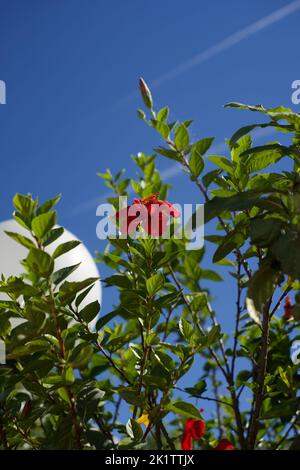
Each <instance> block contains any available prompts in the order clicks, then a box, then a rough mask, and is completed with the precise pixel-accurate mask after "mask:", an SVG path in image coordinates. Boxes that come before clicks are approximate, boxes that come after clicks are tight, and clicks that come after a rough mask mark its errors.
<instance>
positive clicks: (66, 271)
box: [52, 263, 81, 285]
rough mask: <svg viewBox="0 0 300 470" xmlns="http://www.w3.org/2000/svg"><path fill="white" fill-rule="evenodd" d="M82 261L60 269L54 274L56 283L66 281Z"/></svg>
mask: <svg viewBox="0 0 300 470" xmlns="http://www.w3.org/2000/svg"><path fill="white" fill-rule="evenodd" d="M80 264H81V263H78V264H74V265H73V266H67V267H65V268H61V269H58V271H55V272H54V273H53V274H52V280H53V282H54V284H56V285H57V284H60V283H61V282H62V281H64V280H65V279H66V278H67V277H68V276H69V275H70V274H71V273H72V272H73V271H75V270H76V269H77V268H78V267H79V266H80Z"/></svg>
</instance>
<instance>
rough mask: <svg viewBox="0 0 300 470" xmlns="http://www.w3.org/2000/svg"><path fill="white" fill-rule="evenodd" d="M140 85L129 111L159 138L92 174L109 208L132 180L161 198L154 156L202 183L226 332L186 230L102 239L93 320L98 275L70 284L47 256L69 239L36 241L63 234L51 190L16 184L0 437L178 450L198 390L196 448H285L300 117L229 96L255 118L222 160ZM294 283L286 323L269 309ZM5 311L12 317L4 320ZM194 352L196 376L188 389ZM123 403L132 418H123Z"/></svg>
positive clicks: (12, 445)
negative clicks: (257, 132)
mask: <svg viewBox="0 0 300 470" xmlns="http://www.w3.org/2000/svg"><path fill="white" fill-rule="evenodd" d="M140 89H141V93H142V97H143V100H144V103H145V105H146V113H145V112H144V111H142V110H139V111H138V116H139V117H140V118H141V119H142V120H143V121H145V123H147V124H148V125H149V126H150V127H151V128H153V129H154V130H155V131H156V132H157V133H158V134H159V136H160V137H161V138H162V144H161V145H160V146H158V147H157V148H155V154H153V155H150V156H147V155H144V154H142V153H141V154H138V155H137V156H134V157H133V160H134V162H135V164H136V165H137V167H138V176H137V178H136V179H129V178H124V177H123V172H119V173H118V174H117V175H116V176H113V175H112V174H111V172H110V171H109V170H107V172H106V173H102V174H100V176H101V177H102V178H103V180H104V181H105V183H106V185H107V186H108V187H109V188H110V189H111V190H112V191H114V193H115V194H114V195H112V196H111V197H110V198H109V199H108V200H109V202H110V203H112V204H113V205H114V206H115V207H116V209H117V208H118V196H120V195H127V194H128V192H129V185H130V184H131V187H132V190H133V191H134V193H135V194H136V195H137V197H138V198H139V199H143V198H147V197H149V196H151V195H152V194H156V193H158V194H159V195H160V198H161V199H165V198H166V197H167V192H168V189H169V187H168V185H166V184H165V183H164V182H163V181H162V180H161V176H160V173H159V171H158V170H157V168H156V160H157V158H162V157H166V158H168V159H171V160H173V161H175V162H177V164H178V165H181V166H182V168H183V170H184V171H185V172H186V174H187V177H189V178H190V181H191V184H194V185H196V187H197V188H198V190H199V201H197V202H201V201H203V200H204V202H205V221H206V223H208V222H210V224H209V225H208V227H210V228H213V232H214V233H213V234H211V235H208V236H206V240H207V242H211V243H214V244H215V245H216V250H215V253H214V255H213V262H214V263H215V264H216V270H217V271H218V267H219V266H222V267H223V270H224V267H225V268H227V269H228V273H229V274H230V275H231V276H232V277H233V278H234V281H235V283H236V299H234V302H233V301H232V302H229V301H228V305H226V302H224V312H222V316H223V317H224V316H225V315H226V318H227V317H228V318H229V317H230V318H233V319H234V322H235V328H234V331H233V332H232V333H231V334H229V332H226V333H225V332H223V331H222V329H221V327H220V325H219V321H218V315H217V312H215V310H214V309H213V307H212V305H211V295H210V292H209V291H208V289H207V288H205V287H203V285H205V282H206V281H207V280H209V281H222V278H221V276H220V274H219V273H218V272H215V271H212V270H208V269H205V268H204V254H205V253H204V249H201V250H187V249H186V244H185V240H179V239H176V238H174V237H171V238H170V239H164V238H162V237H157V238H151V237H143V238H138V239H133V238H127V239H120V238H117V239H109V240H108V246H107V249H106V250H105V251H104V252H103V253H98V261H99V262H101V263H104V264H105V265H106V266H107V267H108V268H109V269H111V271H112V274H111V275H110V276H109V277H107V278H105V279H103V284H104V285H106V286H108V287H111V286H113V288H114V289H115V291H116V292H117V293H118V296H116V299H117V300H116V305H115V306H114V309H113V311H112V312H108V313H107V312H104V313H102V312H101V315H100V316H99V318H98V321H97V326H96V329H94V330H93V329H92V328H91V323H90V322H92V321H93V320H94V319H95V318H96V317H97V315H98V312H99V308H100V306H99V305H98V304H97V303H95V302H94V303H91V304H89V305H86V306H84V307H82V302H83V301H84V299H85V297H86V295H87V294H88V292H89V290H90V288H91V286H92V285H93V283H94V282H95V279H86V280H82V281H81V282H68V280H67V279H68V275H69V274H70V272H71V271H73V270H74V269H75V268H76V266H75V267H74V266H70V267H68V266H66V267H65V268H64V269H63V270H60V271H55V268H54V260H55V258H56V257H58V256H60V255H61V254H63V253H64V252H66V251H67V250H70V249H72V248H74V247H75V246H76V242H74V243H71V242H70V243H68V244H61V245H60V246H59V247H58V248H57V249H56V250H55V252H54V253H53V254H52V255H50V254H49V253H48V251H47V249H48V246H49V245H51V243H52V242H53V241H54V240H56V239H59V237H60V236H61V234H62V229H61V228H57V226H56V225H55V224H56V212H55V211H54V209H53V208H54V206H55V204H56V203H57V202H58V198H55V199H53V200H51V201H47V202H46V203H44V204H42V205H39V204H38V201H37V200H34V199H32V197H31V196H30V195H27V196H24V195H21V194H17V195H16V196H15V198H14V206H15V213H14V217H15V219H16V220H17V221H18V223H19V224H20V225H21V226H22V227H25V228H26V229H27V230H28V237H24V236H22V235H20V234H17V233H8V235H9V236H10V237H12V238H13V239H14V240H15V241H16V242H18V243H21V244H22V245H23V246H25V247H26V248H27V249H28V256H27V257H26V259H25V260H23V262H22V264H23V267H24V275H23V276H21V277H10V278H8V279H5V278H4V277H2V280H1V282H0V291H1V292H3V293H6V294H7V295H8V299H9V300H5V301H4V300H3V301H1V302H0V335H1V339H2V340H3V341H5V344H6V349H7V363H6V365H2V366H1V368H0V446H1V447H2V448H4V449H27V448H33V449H74V448H77V449H81V448H84V449H90V448H92V449H100V448H110V449H116V448H118V449H138V448H158V449H180V448H181V440H182V437H183V433H184V429H185V423H186V422H187V420H188V419H190V420H191V419H192V420H196V421H199V420H202V419H203V418H202V411H199V406H200V405H199V403H201V407H203V408H205V404H204V403H205V402H206V400H208V401H210V402H211V403H210V409H211V410H212V412H211V413H210V416H208V417H207V418H206V420H205V421H206V426H205V434H204V436H203V437H202V434H203V433H202V431H201V439H199V440H194V443H193V445H194V447H195V448H199V449H209V448H212V447H215V446H216V445H217V443H218V441H219V440H220V439H222V441H220V442H222V443H224V442H225V443H227V444H226V446H227V447H228V448H232V445H234V447H235V448H241V449H247V448H248V449H259V448H266V449H273V448H274V449H276V448H284V449H285V448H289V447H290V446H291V445H292V446H293V448H297V445H298V442H299V437H298V438H297V434H298V432H299V426H300V422H299V418H298V409H299V397H298V395H299V394H298V390H299V383H300V382H299V374H298V366H297V364H294V363H293V362H292V361H291V353H290V350H291V345H292V342H293V341H294V340H295V339H297V335H298V329H299V318H300V316H299V315H300V313H299V312H300V310H299V307H300V305H299V303H300V301H299V298H300V295H299V288H300V286H299V278H300V245H299V237H300V225H299V222H300V175H299V168H300V116H299V115H298V114H295V113H293V112H292V111H291V110H290V109H286V108H283V107H278V108H272V109H266V108H264V107H263V106H261V105H258V106H246V105H243V104H239V103H231V104H229V105H227V106H230V107H233V108H239V109H246V110H249V111H252V112H254V113H260V114H262V115H263V116H264V117H265V118H266V119H267V121H266V122H263V123H258V124H253V125H252V124H251V125H248V126H244V127H242V128H241V129H239V130H238V131H237V132H235V133H234V135H233V136H232V137H231V139H230V140H228V141H227V144H228V148H229V153H230V157H229V158H228V157H226V156H219V155H210V156H207V154H208V151H209V149H210V148H211V145H212V143H213V139H212V138H210V137H209V138H202V139H200V140H197V141H195V142H193V141H192V139H191V134H190V132H189V129H190V125H191V121H185V122H177V121H176V122H170V121H169V109H168V108H167V107H165V108H162V109H160V110H159V111H156V110H155V109H154V107H153V106H154V105H153V99H152V96H151V92H150V90H149V88H148V87H147V85H146V84H145V82H144V81H141V82H140ZM265 127H272V128H274V130H275V131H278V132H283V133H284V134H285V135H284V137H285V139H284V140H285V141H287V140H288V138H289V137H291V139H290V142H289V143H288V144H286V145H283V144H281V143H279V142H271V143H266V144H264V145H260V146H252V139H251V136H250V133H251V132H252V131H253V130H254V129H256V128H265ZM286 162H290V165H288V164H286ZM207 167H208V168H209V169H208V170H205V169H206V168H207ZM269 167H271V169H272V171H270V169H269ZM282 167H284V168H286V169H285V170H284V171H282V170H281V168H282ZM288 167H290V170H288V169H287V168H288ZM130 191H131V189H130ZM224 282H226V281H224ZM292 292H294V294H295V304H294V305H293V307H292V314H291V315H290V318H289V319H287V318H285V317H284V316H283V315H282V308H281V307H282V302H283V301H284V299H286V297H287V295H288V294H289V293H290V294H291V293H292ZM216 294H217V290H216ZM298 302H299V303H298ZM234 305H235V307H234ZM15 318H18V319H20V320H21V322H20V323H19V325H18V326H15V327H12V319H15ZM195 363H196V364H197V372H196V373H197V377H196V379H195V380H194V384H193V386H189V387H186V386H185V385H184V383H185V379H184V377H185V376H186V374H188V373H189V371H191V370H193V371H194V373H195V368H194V369H191V368H192V367H193V364H195ZM181 384H183V386H182V385H181ZM183 387H184V388H183ZM212 404H213V407H214V408H213V409H212V406H211V405H212ZM120 408H121V409H122V410H123V411H124V412H123V413H121V415H122V414H125V413H127V414H129V415H130V419H129V420H128V422H127V424H126V423H124V422H123V421H122V419H121V418H120V416H121V415H120V413H119V410H120ZM190 422H191V421H189V423H190ZM193 422H194V421H193ZM201 429H203V428H201ZM185 432H186V431H185ZM203 432H204V431H203ZM295 435H296V437H295ZM217 448H221V447H220V446H219V447H218V446H217Z"/></svg>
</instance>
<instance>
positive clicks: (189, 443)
mask: <svg viewBox="0 0 300 470" xmlns="http://www.w3.org/2000/svg"><path fill="white" fill-rule="evenodd" d="M181 448H182V449H183V450H192V449H193V440H192V436H191V433H190V432H189V431H184V433H183V438H182V441H181Z"/></svg>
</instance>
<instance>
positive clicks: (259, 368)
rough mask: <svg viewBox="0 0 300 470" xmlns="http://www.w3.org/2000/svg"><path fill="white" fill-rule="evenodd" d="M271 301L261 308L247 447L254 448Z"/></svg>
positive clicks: (264, 373)
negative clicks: (255, 386)
mask: <svg viewBox="0 0 300 470" xmlns="http://www.w3.org/2000/svg"><path fill="white" fill-rule="evenodd" d="M271 302H272V298H270V299H269V300H268V302H267V303H266V304H265V305H264V308H263V319H262V338H261V350H260V357H259V362H258V366H257V373H256V383H257V389H256V392H255V395H254V406H253V413H252V416H251V420H250V426H249V437H248V449H254V448H255V444H256V437H257V433H258V428H259V419H260V413H261V407H262V404H263V399H264V386H265V375H266V370H267V361H268V343H269V324H270V314H269V308H270V305H271Z"/></svg>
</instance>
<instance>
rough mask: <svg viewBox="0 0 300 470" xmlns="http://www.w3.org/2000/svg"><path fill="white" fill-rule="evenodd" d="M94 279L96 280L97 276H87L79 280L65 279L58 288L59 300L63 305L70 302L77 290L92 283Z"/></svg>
mask: <svg viewBox="0 0 300 470" xmlns="http://www.w3.org/2000/svg"><path fill="white" fill-rule="evenodd" d="M96 281H98V278H97V277H89V278H88V279H85V280H83V281H79V282H68V281H65V282H64V283H63V284H62V286H61V287H60V289H59V298H60V300H61V302H62V303H63V304H65V305H66V304H68V303H70V302H72V301H73V300H74V298H75V296H76V294H78V292H80V291H82V290H83V289H85V288H86V287H88V286H90V285H91V284H94V283H95V282H96Z"/></svg>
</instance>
